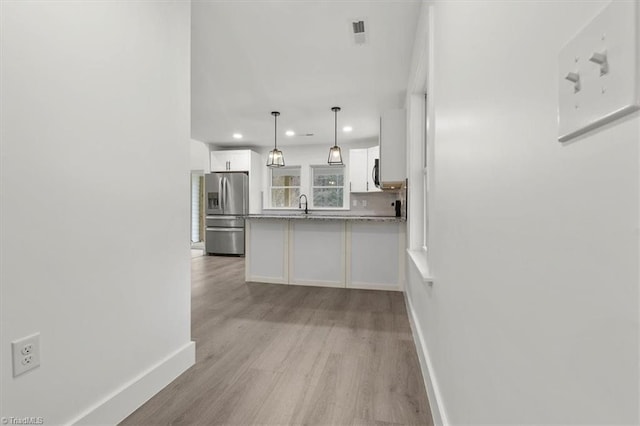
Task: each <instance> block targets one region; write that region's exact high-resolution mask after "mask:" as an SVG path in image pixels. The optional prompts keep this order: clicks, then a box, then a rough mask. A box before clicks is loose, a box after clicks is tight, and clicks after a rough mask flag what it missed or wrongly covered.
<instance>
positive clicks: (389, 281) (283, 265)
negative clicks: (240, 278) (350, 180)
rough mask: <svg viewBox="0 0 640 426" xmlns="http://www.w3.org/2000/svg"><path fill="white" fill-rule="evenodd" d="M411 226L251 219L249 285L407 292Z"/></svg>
mask: <svg viewBox="0 0 640 426" xmlns="http://www.w3.org/2000/svg"><path fill="white" fill-rule="evenodd" d="M405 221H406V220H405V219H404V218H400V217H388V216H347V215H334V216H329V215H322V214H317V213H311V214H302V213H296V214H287V215H275V214H262V215H249V216H248V217H247V221H246V223H247V228H246V229H247V238H246V241H247V247H246V266H245V268H246V269H245V279H246V281H253V282H264V283H277V284H295V285H311V286H321V287H345V288H360V289H374V290H396V291H402V288H403V282H404V270H403V268H402V265H404V248H405V238H406V237H405V235H406V226H405V225H406V224H405Z"/></svg>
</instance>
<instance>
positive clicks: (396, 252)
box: [346, 221, 405, 290]
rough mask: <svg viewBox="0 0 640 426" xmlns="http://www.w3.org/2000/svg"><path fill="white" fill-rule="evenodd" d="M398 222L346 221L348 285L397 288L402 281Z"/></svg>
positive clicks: (401, 226) (401, 238)
mask: <svg viewBox="0 0 640 426" xmlns="http://www.w3.org/2000/svg"><path fill="white" fill-rule="evenodd" d="M404 229H405V226H404V224H402V223H394V222H390V223H375V222H355V221H354V222H349V223H347V251H346V256H347V271H346V272H347V278H346V286H347V287H348V288H365V289H379V290H400V289H402V282H403V279H402V277H403V269H402V267H403V265H404V261H403V259H404V245H405V244H404V241H405V235H404Z"/></svg>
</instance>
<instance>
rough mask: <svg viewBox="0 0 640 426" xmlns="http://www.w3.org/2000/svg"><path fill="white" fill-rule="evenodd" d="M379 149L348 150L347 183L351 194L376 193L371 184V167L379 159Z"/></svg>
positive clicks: (376, 189) (373, 185)
mask: <svg viewBox="0 0 640 426" xmlns="http://www.w3.org/2000/svg"><path fill="white" fill-rule="evenodd" d="M379 152H380V148H379V147H378V146H373V147H371V148H363V149H351V150H349V181H350V188H351V192H376V191H380V189H378V188H376V185H375V184H374V183H373V165H374V163H375V160H376V159H377V158H378V157H379Z"/></svg>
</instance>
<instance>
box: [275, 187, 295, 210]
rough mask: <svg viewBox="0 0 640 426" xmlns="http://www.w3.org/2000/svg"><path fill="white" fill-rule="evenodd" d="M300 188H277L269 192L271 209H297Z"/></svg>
mask: <svg viewBox="0 0 640 426" xmlns="http://www.w3.org/2000/svg"><path fill="white" fill-rule="evenodd" d="M299 196H300V188H277V189H272V190H271V207H298V197H299Z"/></svg>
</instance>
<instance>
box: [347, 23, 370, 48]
mask: <svg viewBox="0 0 640 426" xmlns="http://www.w3.org/2000/svg"><path fill="white" fill-rule="evenodd" d="M351 29H352V31H353V41H354V42H355V43H356V44H365V43H366V42H367V33H366V32H365V29H364V21H362V20H353V21H351Z"/></svg>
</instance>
